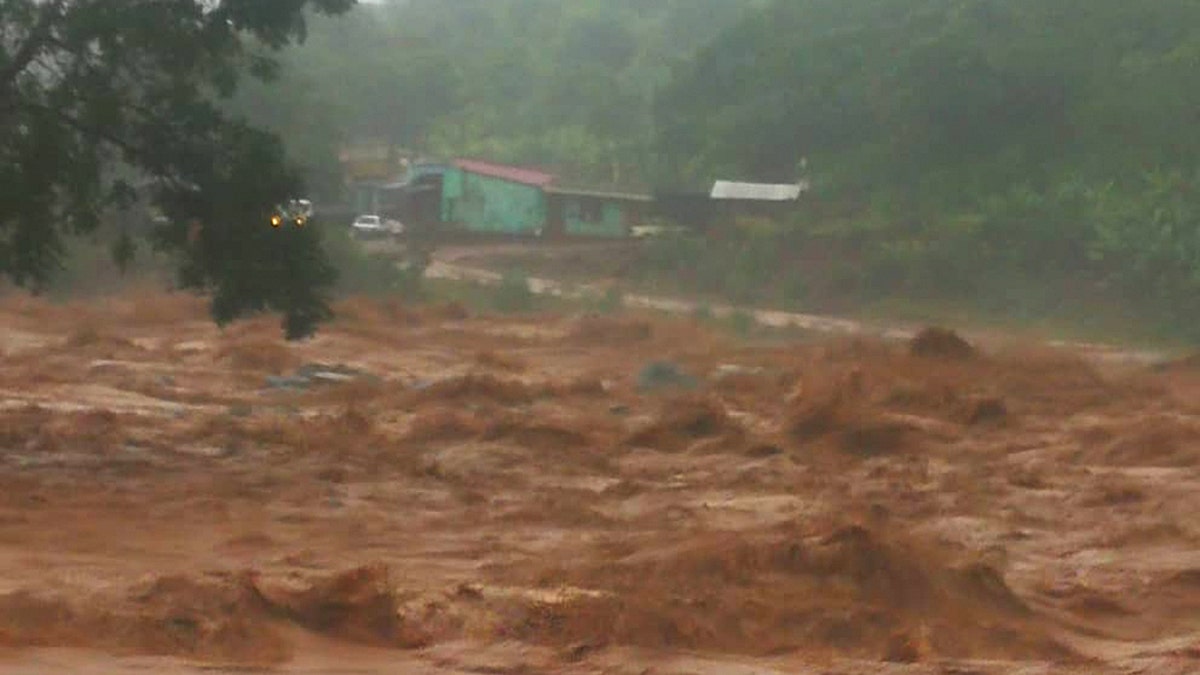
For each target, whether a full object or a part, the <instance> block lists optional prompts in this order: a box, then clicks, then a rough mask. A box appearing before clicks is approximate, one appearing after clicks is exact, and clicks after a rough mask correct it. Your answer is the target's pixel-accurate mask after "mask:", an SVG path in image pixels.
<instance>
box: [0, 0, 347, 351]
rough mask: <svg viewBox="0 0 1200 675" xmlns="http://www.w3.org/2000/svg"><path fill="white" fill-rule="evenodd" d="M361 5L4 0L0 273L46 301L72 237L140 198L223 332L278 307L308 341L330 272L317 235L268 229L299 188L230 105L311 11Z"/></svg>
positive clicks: (335, 1)
mask: <svg viewBox="0 0 1200 675" xmlns="http://www.w3.org/2000/svg"><path fill="white" fill-rule="evenodd" d="M354 2H355V0H0V274H2V275H4V276H6V277H8V278H9V279H11V280H12V281H14V282H15V283H17V284H19V285H22V286H27V287H32V288H34V289H35V290H36V289H37V288H39V287H41V286H42V285H43V284H44V283H45V282H46V281H47V279H48V278H49V276H50V275H51V274H52V273H53V272H54V271H55V270H56V269H57V268H58V267H59V258H60V255H61V253H62V237H63V236H64V235H66V234H82V233H89V232H92V231H94V230H95V229H96V228H97V226H98V224H99V222H100V216H101V214H102V213H103V212H104V210H105V209H107V208H109V207H112V206H122V205H127V204H129V203H131V202H132V201H133V200H135V199H139V198H140V199H144V200H147V201H149V202H151V203H154V204H156V205H158V206H159V207H161V208H162V210H163V212H164V213H165V214H166V215H167V216H168V218H169V222H170V225H168V226H165V227H163V228H162V231H160V232H158V233H157V234H158V237H157V239H158V243H159V245H161V246H162V247H164V248H165V249H166V250H168V251H173V252H175V253H176V254H178V256H179V257H180V259H181V261H182V269H181V274H180V281H181V284H182V285H183V286H184V287H186V288H190V289H196V290H204V291H211V292H212V293H213V305H212V310H213V316H214V318H215V319H216V320H217V321H218V322H220V323H225V322H228V321H231V320H233V319H235V318H237V317H240V316H244V315H246V314H249V313H253V312H260V311H278V312H282V313H283V314H284V316H285V319H284V325H285V330H286V334H287V336H288V337H289V338H298V337H302V336H305V335H309V334H311V333H312V332H313V331H314V330H315V328H316V325H317V324H318V323H319V322H320V321H321V320H323V319H326V318H328V317H329V316H330V311H329V308H328V305H327V302H326V293H327V291H328V289H329V288H330V286H331V285H332V283H333V281H334V273H333V271H332V268H331V267H330V265H329V263H328V262H327V261H326V260H325V258H324V254H323V252H322V249H321V248H320V245H319V241H318V238H317V236H316V233H315V232H313V231H311V230H309V229H304V228H295V227H293V228H290V229H280V230H274V229H272V228H271V227H269V225H267V224H266V223H267V219H268V217H269V214H270V212H271V210H272V209H273V208H274V207H275V205H277V204H280V203H282V202H283V201H284V200H286V199H287V198H288V197H290V196H296V195H298V194H299V193H300V190H301V187H302V186H301V184H300V181H299V179H298V177H297V174H296V172H295V171H294V170H293V169H292V168H290V167H289V165H288V163H287V161H286V157H285V154H284V151H283V148H282V145H281V144H280V143H279V141H278V140H277V139H276V138H274V137H273V136H271V135H269V134H266V133H264V132H261V131H257V130H255V129H253V128H250V127H249V126H247V125H245V124H243V123H241V122H239V121H237V120H235V119H231V118H229V117H228V116H227V115H226V114H224V113H223V112H222V110H221V108H220V107H219V106H218V101H219V100H220V99H222V98H227V97H228V96H230V95H231V94H232V93H233V92H234V90H235V89H236V87H237V86H238V84H239V80H240V79H241V77H242V76H244V75H245V74H249V75H251V76H253V77H256V78H259V79H264V78H270V77H272V76H273V75H274V74H275V72H276V64H275V62H274V61H273V59H272V57H271V56H270V54H271V53H272V52H273V51H276V50H279V49H282V48H283V47H285V46H287V45H289V44H293V43H296V42H300V41H303V39H304V37H305V12H306V11H315V12H317V13H323V14H337V13H341V12H345V11H346V10H348V9H350V7H351V6H353V5H354ZM130 176H134V177H137V178H138V180H129V177H130ZM143 179H144V180H143ZM189 231H191V232H192V233H193V234H194V235H198V236H193V237H189V236H188V232H189ZM127 244H128V243H127V242H126V243H124V244H122V243H120V242H119V243H118V245H117V246H116V247H115V253H116V254H117V256H118V258H125V259H126V262H127V258H128V256H129V255H130V254H131V252H132V250H131V248H130V247H129V246H128V245H127Z"/></svg>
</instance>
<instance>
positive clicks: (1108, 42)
mask: <svg viewBox="0 0 1200 675" xmlns="http://www.w3.org/2000/svg"><path fill="white" fill-rule="evenodd" d="M1197 73H1200V3H1196V2H1194V1H1193V0H1155V1H1154V2H1147V3H1128V2H1120V1H1119V0H1052V1H1046V0H1003V1H1000V0H918V1H914V0H857V1H854V2H845V1H842V0H777V1H776V2H774V3H772V4H771V5H770V6H769V7H767V8H765V9H763V10H762V11H759V12H755V13H752V14H751V15H749V16H748V17H747V18H746V19H745V20H744V21H742V22H740V23H738V24H737V25H736V26H734V27H732V28H730V29H729V30H728V31H726V32H725V33H723V34H722V35H721V36H720V37H719V38H718V39H717V40H716V41H714V42H713V43H712V44H711V45H709V46H708V47H706V48H705V49H704V51H703V52H702V53H701V54H700V55H699V56H698V57H697V58H696V59H695V60H694V61H693V62H691V63H689V64H687V65H686V66H684V67H683V68H680V69H677V70H676V73H675V77H674V78H673V80H672V82H671V84H670V85H669V86H668V87H667V88H666V90H665V91H664V92H663V95H662V97H661V99H660V101H659V105H660V107H659V121H660V123H661V134H660V136H659V138H658V141H659V143H660V147H661V149H662V150H663V152H664V153H665V154H666V155H667V156H668V157H669V165H670V167H671V170H672V172H673V173H674V175H676V176H679V177H684V178H687V177H692V178H697V177H702V176H705V175H712V173H713V172H714V171H719V172H721V173H729V174H736V175H743V176H749V177H757V178H761V179H764V180H788V179H790V178H791V177H792V176H794V175H795V173H796V170H797V169H796V167H797V163H798V161H799V160H800V158H801V157H807V158H808V159H809V161H810V164H809V167H810V171H811V174H812V177H813V179H814V180H815V182H816V187H817V190H816V192H815V194H814V195H813V196H812V198H811V199H810V200H809V202H808V205H807V208H806V209H805V212H804V213H803V214H802V216H801V217H800V218H799V219H798V222H797V223H794V225H795V227H794V228H793V229H792V230H791V231H790V232H785V233H782V234H780V235H778V236H780V237H783V239H784V243H789V242H790V243H791V244H792V246H791V247H790V248H793V249H794V248H796V247H804V246H806V245H807V246H812V245H813V240H814V239H819V240H820V241H821V245H822V246H823V247H827V248H829V247H831V248H830V250H832V251H834V252H835V254H836V255H848V256H850V259H852V260H853V261H854V263H855V268H854V269H853V270H843V271H842V272H843V274H842V277H843V278H842V279H841V281H842V282H843V286H848V287H850V288H851V289H856V290H857V291H859V292H860V293H863V294H866V295H878V294H881V293H885V292H892V293H894V292H896V290H899V291H900V292H902V293H907V294H925V295H931V296H933V297H946V296H966V297H970V298H974V299H975V300H977V301H978V300H990V301H993V302H998V303H1000V304H1007V305H1009V307H1007V308H1004V309H1017V310H1020V309H1033V310H1035V311H1036V310H1037V309H1042V310H1045V311H1056V310H1057V309H1059V308H1060V306H1062V305H1069V304H1070V303H1071V302H1073V301H1077V300H1079V299H1080V298H1079V295H1080V294H1081V293H1082V294H1083V295H1084V296H1096V295H1100V296H1104V297H1107V298H1109V299H1119V298H1121V297H1122V296H1124V297H1125V298H1127V299H1131V300H1132V302H1133V304H1137V305H1141V306H1143V308H1144V307H1145V306H1146V305H1151V306H1152V307H1151V309H1152V310H1153V311H1152V312H1151V314H1152V315H1153V316H1155V317H1156V318H1158V319H1161V320H1165V321H1167V322H1169V323H1171V324H1173V327H1174V328H1176V329H1180V328H1183V329H1189V330H1190V329H1191V326H1190V323H1191V322H1190V318H1191V316H1192V315H1193V314H1194V311H1195V310H1196V309H1198V308H1200V217H1198V216H1200V183H1197V180H1198V179H1200V164H1198V163H1197V157H1200V135H1198V134H1196V133H1195V127H1196V124H1197V122H1200V88H1198V87H1197V86H1196V75H1197ZM838 242H840V243H841V244H842V245H841V246H836V245H835V244H837V243H838ZM738 245H739V246H740V251H741V254H742V256H743V257H745V258H747V259H749V260H751V261H752V264H749V265H747V266H745V267H744V268H742V269H741V270H740V271H741V272H744V273H750V274H753V272H754V271H755V270H779V269H780V268H779V267H778V266H777V265H771V264H769V261H763V260H762V259H761V256H758V259H756V251H758V252H763V251H765V255H768V256H769V255H771V254H772V253H771V252H773V251H775V252H777V251H780V250H786V249H788V248H789V247H788V246H782V247H781V246H770V245H765V246H764V245H763V244H762V243H761V242H760V243H758V244H757V245H755V244H754V243H753V242H750V243H745V242H742V243H740V244H738ZM737 257H738V256H736V255H735V256H730V255H727V254H721V255H718V256H714V258H713V261H712V262H713V263H714V264H716V265H718V266H719V265H721V263H720V261H721V260H734V261H736V260H737ZM728 266H729V265H726V267H728ZM738 271H739V270H733V269H731V270H730V274H731V275H732V276H736V272H738ZM751 283H753V281H751ZM1031 290H1035V291H1038V292H1036V293H1033V295H1037V296H1040V297H1034V298H1031V297H1030V291H1031ZM1031 302H1032V303H1035V304H1038V303H1040V304H1041V305H1043V306H1042V307H1040V308H1029V307H1027V306H1026V305H1028V304H1029V303H1031Z"/></svg>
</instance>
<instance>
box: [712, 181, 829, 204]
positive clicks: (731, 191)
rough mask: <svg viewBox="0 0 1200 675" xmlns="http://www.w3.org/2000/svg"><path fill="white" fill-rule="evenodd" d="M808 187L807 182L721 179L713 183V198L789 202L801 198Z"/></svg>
mask: <svg viewBox="0 0 1200 675" xmlns="http://www.w3.org/2000/svg"><path fill="white" fill-rule="evenodd" d="M806 189H808V184H807V183H806V182H803V181H802V182H800V183H791V184H788V183H784V184H773V183H735V182H733V181H727V180H719V181H717V182H716V183H713V188H712V193H711V194H710V195H709V196H710V197H711V198H712V199H746V200H753V201H762V202H788V201H794V200H796V199H799V198H800V193H801V192H803V191H804V190H806Z"/></svg>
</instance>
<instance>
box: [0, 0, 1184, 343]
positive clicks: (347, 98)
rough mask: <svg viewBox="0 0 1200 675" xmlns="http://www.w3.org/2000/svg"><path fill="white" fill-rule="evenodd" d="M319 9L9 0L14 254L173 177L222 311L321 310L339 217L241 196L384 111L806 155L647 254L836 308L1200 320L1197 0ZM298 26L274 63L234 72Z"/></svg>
mask: <svg viewBox="0 0 1200 675" xmlns="http://www.w3.org/2000/svg"><path fill="white" fill-rule="evenodd" d="M307 4H308V5H309V6H310V7H317V8H319V9H321V10H323V11H325V12H329V13H337V12H336V10H340V9H344V8H345V7H347V6H349V5H350V4H352V2H351V0H321V1H320V2H311V1H310V2H309V3H307ZM305 5H306V3H305V2H302V1H301V0H289V1H288V2H280V3H271V4H270V9H261V8H267V7H268V5H267V4H264V3H259V2H257V1H256V0H224V1H223V2H221V3H218V7H220V8H222V9H220V10H218V12H222V11H223V12H226V13H227V14H230V15H231V16H234V21H233V23H228V24H225V25H224V26H223V27H219V26H216V24H212V25H210V24H211V21H209V22H208V23H206V21H208V20H207V19H203V18H202V19H197V21H198V23H196V22H194V23H191V24H189V23H187V22H186V21H184V20H183V19H186V18H188V17H192V18H195V17H197V16H199V17H208V18H209V19H211V17H213V16H217V14H205V13H204V12H205V10H203V9H202V7H203V6H205V3H203V2H201V1H200V0H196V1H195V2H176V3H163V4H162V7H161V8H159V9H152V8H154V7H158V5H153V4H145V5H141V4H133V5H128V6H126V5H125V4H123V3H108V2H103V1H101V0H60V1H56V2H44V3H38V2H34V1H33V0H3V3H2V4H0V8H3V9H2V11H0V21H3V22H4V23H3V26H4V27H5V29H6V32H5V35H6V36H8V37H5V38H4V40H5V42H3V45H2V47H3V48H2V49H0V57H2V58H3V59H4V60H3V61H0V91H2V92H3V93H4V99H3V100H2V101H0V103H2V104H3V105H0V115H2V116H4V117H3V118H0V119H3V121H4V125H3V126H2V127H0V151H2V152H3V153H5V159H6V162H5V163H4V167H5V168H0V171H6V172H7V173H4V174H3V175H2V176H0V178H2V181H0V186H3V187H4V188H6V189H9V190H10V193H9V194H12V195H21V198H20V199H9V198H7V195H6V200H5V201H4V202H3V203H2V204H0V234H2V235H3V237H2V238H0V271H3V273H4V274H6V275H8V276H10V277H12V278H15V279H17V280H23V281H39V280H42V279H44V277H45V275H46V273H47V272H48V271H49V270H50V269H52V268H53V262H54V252H55V250H56V248H55V247H56V246H57V244H56V239H55V237H54V236H53V235H52V233H51V230H53V228H50V229H47V228H44V227H42V226H41V225H42V224H44V223H45V222H61V223H64V227H65V228H66V229H71V228H75V229H81V230H87V229H88V228H89V227H91V225H90V223H94V222H95V220H96V216H97V213H98V208H99V207H100V206H102V205H104V204H106V203H108V202H109V201H112V199H115V198H117V197H118V196H122V195H126V193H127V191H126V190H124V189H121V188H124V187H125V185H126V184H125V183H122V182H118V181H116V180H115V179H116V178H120V177H127V174H129V175H133V176H135V177H142V176H144V175H150V176H155V177H157V181H156V182H153V183H152V184H151V185H152V188H151V189H150V190H149V191H143V192H148V194H144V195H143V196H146V197H149V198H151V199H153V200H155V201H157V202H158V203H159V204H160V205H161V206H163V207H165V208H166V210H167V211H168V212H169V215H171V216H172V218H173V222H174V223H175V224H174V225H173V229H171V230H170V232H171V233H173V234H171V236H170V237H168V238H167V240H168V241H169V242H170V243H173V244H174V246H175V249H176V250H179V251H188V253H187V254H186V255H185V256H184V259H185V263H186V265H185V271H186V272H187V274H185V275H184V281H186V282H187V283H188V284H189V285H191V286H194V287H200V288H208V289H211V290H215V291H216V297H217V302H216V303H215V306H214V308H215V309H216V310H218V311H217V314H218V316H219V318H221V319H222V320H225V319H228V318H231V317H233V316H236V315H239V314H241V313H245V312H247V311H256V310H259V309H284V310H285V311H286V312H289V313H290V315H291V316H292V317H293V320H292V326H293V327H292V329H291V332H292V333H294V334H301V333H305V332H308V331H309V330H311V326H312V325H313V323H314V322H315V321H316V320H318V319H319V318H321V317H324V316H327V311H326V310H325V308H324V301H323V300H322V297H323V295H322V293H323V292H324V291H323V290H322V289H327V288H329V287H330V285H331V284H332V277H331V275H330V274H329V270H328V264H327V262H326V261H325V260H324V258H323V257H321V256H320V255H319V253H317V252H315V251H316V239H315V238H314V237H313V236H312V235H308V234H303V235H297V236H296V237H293V238H292V240H294V241H292V240H289V241H292V243H291V244H289V245H288V246H294V250H293V249H292V248H288V247H284V249H283V250H284V251H286V252H288V254H287V255H284V256H275V255H273V253H274V251H273V250H271V251H270V252H266V251H268V249H273V247H275V245H276V244H277V243H278V239H279V238H278V237H275V238H272V237H271V236H268V235H269V234H270V232H271V231H270V230H261V228H260V230H261V231H260V230H255V231H256V232H258V233H259V235H262V236H258V235H255V236H249V237H247V236H243V235H242V234H240V232H241V231H240V230H234V229H231V228H233V225H220V226H219V225H217V224H216V223H234V222H238V223H241V222H245V221H247V220H248V219H250V218H251V217H254V218H258V217H259V215H258V214H257V211H260V210H261V209H262V208H264V206H265V205H266V204H268V203H273V202H274V200H277V199H278V198H280V196H281V195H283V194H285V193H287V192H289V191H294V190H295V189H296V186H297V185H299V183H300V182H301V181H300V179H301V178H306V179H307V183H308V186H309V190H310V195H312V196H315V197H317V198H318V199H328V200H334V199H337V198H338V193H339V191H340V189H341V183H342V179H341V173H340V167H339V165H338V162H337V151H338V148H339V147H340V146H341V145H342V144H343V143H344V142H347V141H352V140H355V139H382V140H385V141H389V142H391V143H395V144H399V145H402V146H405V147H408V148H411V149H415V150H417V151H421V152H426V153H429V154H434V155H476V156H482V157H486V158H490V159H493V160H497V161H509V162H518V163H529V164H538V165H544V166H550V167H554V168H557V169H559V170H560V171H564V172H566V173H570V174H574V175H576V176H578V177H580V178H588V179H591V180H594V181H603V182H612V183H624V182H641V183H647V184H653V185H659V186H666V185H703V184H705V183H707V182H708V181H711V180H712V179H713V178H716V177H740V178H744V179H759V180H767V181H791V180H794V179H795V178H796V177H797V175H798V174H799V173H801V172H803V173H805V174H807V177H809V178H810V179H811V180H812V181H813V185H814V190H813V191H812V192H811V193H810V194H808V195H806V196H805V198H804V199H803V200H802V203H801V205H800V206H799V207H798V209H797V211H796V213H794V214H792V215H791V216H788V217H786V218H783V219H782V220H781V221H779V222H775V223H764V222H761V221H758V222H752V221H746V222H741V223H736V225H739V227H734V225H735V223H724V224H723V225H724V227H722V229H721V231H722V232H723V236H721V237H719V238H716V239H708V240H704V241H699V240H683V241H676V240H672V241H667V242H664V243H662V244H661V245H659V246H656V247H652V248H651V249H650V250H648V251H647V255H646V257H645V258H644V259H643V260H642V261H641V263H642V264H641V265H640V268H639V273H640V274H641V275H642V277H643V278H645V279H647V280H655V279H657V280H659V281H661V280H662V279H664V278H670V279H671V280H672V281H673V282H674V283H677V284H679V285H680V286H683V287H685V288H687V289H690V290H702V291H705V292H708V293H713V294H719V295H725V296H732V297H734V298H736V299H738V300H742V301H759V302H766V301H770V302H783V303H796V304H799V305H801V306H804V307H820V308H825V309H834V310H836V309H854V308H855V307H856V306H861V305H862V304H863V303H865V302H870V301H872V300H875V299H879V298H885V297H904V298H917V299H924V300H928V301H930V302H934V303H941V302H946V303H950V302H958V303H967V304H974V305H976V306H983V307H984V308H986V309H989V310H993V311H998V312H1001V313H1004V314H1008V315H1012V314H1027V315H1037V314H1042V315H1046V314H1055V313H1059V312H1063V311H1065V310H1066V309H1068V308H1070V307H1073V306H1080V305H1086V304H1088V303H1097V302H1104V303H1114V304H1122V305H1123V306H1125V307H1136V308H1137V309H1138V310H1139V312H1140V314H1141V316H1142V317H1144V318H1149V319H1152V320H1154V321H1157V322H1160V323H1162V324H1163V325H1164V326H1167V327H1168V328H1169V329H1171V330H1172V331H1174V332H1177V333H1180V332H1185V333H1186V332H1191V333H1194V334H1196V335H1197V336H1200V329H1193V328H1192V326H1191V322H1190V317H1191V316H1192V314H1193V312H1194V311H1195V310H1198V309H1200V215H1198V214H1200V164H1198V163H1197V157H1200V134H1196V133H1195V131H1194V129H1195V127H1196V124H1197V122H1200V87H1197V86H1196V73H1200V3H1198V2H1196V1H1195V0H1153V1H1151V2H1145V3H1130V2H1127V1H1123V0H572V1H571V2H563V1H561V0H504V1H503V2H498V1H495V0H490V1H489V0H455V1H454V2H447V1H445V0H392V1H391V2H386V3H383V4H377V5H361V6H359V7H358V8H357V9H355V10H354V11H352V12H350V13H348V14H345V15H343V16H336V17H334V16H323V15H321V13H320V12H316V13H314V12H311V11H310V12H308V13H307V14H306V15H305V16H306V17H307V22H303V21H301V20H300V19H299V18H298V17H299V16H300V15H299V12H301V11H302V8H303V7H304V6H305ZM167 8H174V9H167ZM253 8H260V9H261V11H260V9H253ZM85 10H86V12H85ZM52 11H53V12H57V14H55V15H54V18H55V20H56V21H58V22H59V23H55V24H53V25H54V31H57V32H55V33H54V35H55V36H56V37H57V38H60V39H59V40H58V41H55V42H52V43H46V45H43V46H45V47H50V46H53V49H49V50H48V51H46V54H45V58H47V59H50V61H51V62H54V63H58V64H62V65H64V66H68V67H65V68H64V69H63V70H62V71H61V72H62V73H63V76H62V77H61V79H55V78H54V77H48V76H40V75H39V76H33V75H31V74H30V73H29V71H28V69H26V70H25V71H22V70H21V68H20V66H21V59H22V58H25V57H23V56H22V52H21V49H20V47H21V44H20V41H19V40H16V39H15V38H14V37H13V36H20V35H22V31H23V30H24V31H27V32H28V33H29V34H30V35H33V36H36V35H38V33H37V26H38V25H39V23H38V16H39V15H40V14H45V13H47V12H52ZM122 12H123V13H124V14H122ZM152 12H164V14H163V15H162V16H158V15H153V14H152ZM118 19H119V20H118ZM150 26H154V27H155V28H154V29H153V30H151V29H150V28H149V27H150ZM305 35H306V36H307V40H306V42H305V44H304V46H303V47H301V48H296V49H293V50H289V51H286V52H284V53H283V55H282V57H281V61H280V64H281V67H280V68H279V69H278V75H279V77H278V78H267V80H268V81H265V82H263V83H258V82H254V81H251V82H248V83H247V84H246V85H244V86H241V87H234V86H233V84H234V83H235V82H236V81H237V79H238V78H237V77H236V76H237V75H238V74H241V73H245V72H251V73H254V74H259V75H270V74H274V73H275V72H276V68H274V67H273V62H272V60H271V59H270V58H268V57H271V56H273V54H274V52H273V49H274V48H276V47H280V46H283V45H285V44H288V43H291V42H295V41H297V40H298V38H300V37H301V36H305ZM117 38H121V39H117ZM96 40H99V41H100V43H99V44H101V45H103V49H102V50H101V52H100V53H102V54H104V55H106V56H105V57H104V58H97V57H96V54H95V53H89V52H88V51H87V46H88V45H95V44H98V43H97V42H95V41H96ZM177 57H185V58H177ZM193 57H194V58H193ZM138 68H140V69H143V70H137V69H138ZM146 73H149V75H150V76H149V77H145V74H146ZM135 75H139V76H138V77H135ZM110 76H112V77H110ZM228 94H232V97H231V98H228V99H226V100H224V102H220V103H216V104H214V101H221V100H222V96H225V95H228ZM13 102H16V103H15V105H14V103H13ZM46 110H51V111H55V114H54V115H44V114H42V113H44V112H45V111H46ZM234 119H243V120H245V121H246V122H248V123H249V125H245V124H239V123H234V122H233V121H232V120H234ZM252 127H263V128H266V129H269V130H272V131H275V132H277V133H278V136H279V137H280V138H281V139H282V141H283V144H284V147H286V149H287V151H288V153H289V154H290V155H291V157H292V159H294V160H296V162H297V164H298V165H299V166H300V167H302V168H303V169H304V171H305V173H304V175H302V176H301V175H298V174H296V173H295V172H292V171H290V170H289V169H288V168H287V166H286V165H285V163H284V158H283V155H282V151H281V149H280V146H278V145H277V144H275V142H274V141H272V140H271V139H270V138H269V137H267V136H264V135H262V134H259V133H258V132H255V131H253V130H252ZM99 128H103V129H104V130H105V133H104V134H98V133H96V131H97V130H98V129H99ZM201 139H204V141H205V142H204V143H201V142H200V140H201ZM802 163H803V164H802ZM802 165H803V166H804V168H803V169H802V168H801V167H802ZM114 167H115V168H114ZM130 168H132V169H136V170H137V171H136V172H133V173H132V174H130V172H129V171H127V169H130ZM163 177H166V178H168V179H169V180H167V181H164V180H162V179H163ZM113 187H118V188H119V189H117V190H115V191H114V190H111V188H113ZM106 189H107V191H106ZM218 194H219V195H222V198H221V199H214V195H218ZM229 195H233V196H234V197H235V198H228V196H229ZM195 218H199V219H201V220H204V221H205V222H206V223H209V224H210V226H209V227H207V228H206V229H205V232H206V233H207V235H206V236H207V239H206V240H205V243H204V244H203V246H200V247H190V248H189V247H188V246H185V245H184V239H183V235H184V230H183V226H182V224H183V223H184V222H185V221H187V220H190V219H195ZM239 227H240V226H239ZM235 232H238V233H239V234H236V236H235ZM235 241H236V242H237V244H236V245H235V244H234V242H235ZM119 252H120V250H119ZM127 252H128V251H125V253H127ZM231 253H236V255H230V254H231ZM284 278H287V279H288V281H287V282H283V281H281V279H284ZM282 289H290V290H288V291H287V292H284V291H283V290H282ZM856 303H857V304H856Z"/></svg>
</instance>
